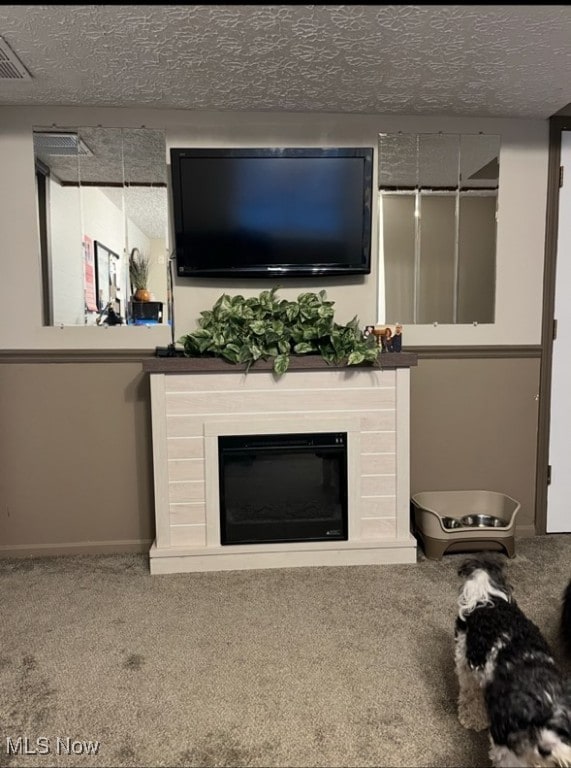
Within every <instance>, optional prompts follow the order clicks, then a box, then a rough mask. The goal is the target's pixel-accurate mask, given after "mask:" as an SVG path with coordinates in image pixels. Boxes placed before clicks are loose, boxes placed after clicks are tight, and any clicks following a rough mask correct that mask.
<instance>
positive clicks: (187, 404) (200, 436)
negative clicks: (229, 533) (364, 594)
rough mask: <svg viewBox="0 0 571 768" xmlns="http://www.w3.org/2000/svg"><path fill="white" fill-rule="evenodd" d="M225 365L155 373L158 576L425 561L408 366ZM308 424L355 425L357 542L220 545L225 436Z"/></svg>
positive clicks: (351, 469)
mask: <svg viewBox="0 0 571 768" xmlns="http://www.w3.org/2000/svg"><path fill="white" fill-rule="evenodd" d="M166 367H167V370H168V366H166ZM226 368H227V369H229V370H228V371H226V370H224V372H223V373H218V372H194V371H189V372H183V373H169V372H163V371H160V372H155V371H153V370H152V369H151V371H150V372H151V407H152V430H153V460H154V486H155V518H156V539H155V542H154V544H153V546H152V548H151V551H150V570H151V573H152V574H164V573H178V572H190V571H211V570H212V571H216V570H242V569H251V568H291V567H298V566H313V565H322V566H323V565H368V564H383V563H411V562H416V540H415V539H414V537H413V536H412V535H411V533H410V511H409V510H410V491H409V369H408V367H402V368H395V369H391V370H381V369H371V368H356V369H330V370H299V371H296V370H293V371H288V373H287V374H285V375H284V376H282V377H279V378H277V377H276V376H274V375H273V374H272V372H271V371H252V370H251V371H250V372H249V373H247V374H246V373H243V372H236V371H235V370H232V368H231V367H230V366H226ZM175 370H177V369H176V368H175ZM178 370H180V364H179V367H178ZM308 432H346V433H347V473H348V476H347V490H348V539H347V540H346V541H311V542H308V541H303V542H288V543H285V542H280V543H261V544H245V545H244V544H241V545H234V544H231V545H222V544H221V543H220V509H219V478H218V437H219V436H231V435H250V434H260V435H262V434H290V433H308Z"/></svg>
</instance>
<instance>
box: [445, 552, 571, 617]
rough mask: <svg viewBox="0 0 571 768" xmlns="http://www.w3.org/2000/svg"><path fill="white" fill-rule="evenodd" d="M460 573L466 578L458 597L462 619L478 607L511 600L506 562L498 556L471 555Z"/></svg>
mask: <svg viewBox="0 0 571 768" xmlns="http://www.w3.org/2000/svg"><path fill="white" fill-rule="evenodd" d="M458 575H459V576H461V577H462V578H463V579H464V584H463V585H462V590H461V592H460V596H459V598H458V616H459V618H460V619H461V620H464V619H465V618H466V616H467V615H468V614H469V613H472V611H473V610H474V609H476V608H482V607H484V606H486V605H493V604H494V602H497V601H498V600H505V601H507V602H510V600H511V594H512V588H511V586H510V585H509V584H508V582H507V579H506V575H505V569H504V562H503V560H500V559H499V557H498V556H493V555H491V554H489V553H483V554H480V555H478V556H477V557H470V558H468V559H467V560H465V561H464V562H463V563H462V565H461V566H460V568H459V569H458ZM570 606H571V603H570ZM570 626H571V625H570Z"/></svg>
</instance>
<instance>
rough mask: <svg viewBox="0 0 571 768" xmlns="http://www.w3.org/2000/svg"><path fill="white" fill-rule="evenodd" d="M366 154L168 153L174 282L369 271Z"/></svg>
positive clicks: (369, 157) (349, 150)
mask: <svg viewBox="0 0 571 768" xmlns="http://www.w3.org/2000/svg"><path fill="white" fill-rule="evenodd" d="M372 168H373V150H372V149H371V148H362V147H357V148H335V149H307V148H305V149H171V173H172V192H173V203H174V224H175V242H176V263H177V274H178V275H179V276H181V277H215V276H219V277H222V276H224V277H271V276H279V277H281V276H283V277H288V276H289V277H302V276H303V277H305V276H312V275H315V276H319V275H336V274H368V273H369V272H370V269H371V197H372V176H373V173H372Z"/></svg>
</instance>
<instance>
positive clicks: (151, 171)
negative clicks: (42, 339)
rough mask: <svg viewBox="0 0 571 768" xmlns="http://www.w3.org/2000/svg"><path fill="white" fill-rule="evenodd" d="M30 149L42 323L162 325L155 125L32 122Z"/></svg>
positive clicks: (162, 188) (161, 178)
mask: <svg viewBox="0 0 571 768" xmlns="http://www.w3.org/2000/svg"><path fill="white" fill-rule="evenodd" d="M34 156H35V166H36V189H37V201H38V222H39V229H40V244H41V256H42V274H43V299H44V325H57V326H66V325H100V326H103V325H107V326H108V325H127V324H128V325H154V324H160V323H166V322H169V318H168V317H167V312H166V298H167V278H168V276H167V266H168V227H167V221H168V212H167V205H168V203H167V183H166V182H167V165H166V142H165V135H164V132H163V131H157V130H149V129H145V128H103V127H65V128H64V127H61V128H60V127H58V128H54V127H50V128H46V127H36V128H35V129H34ZM132 253H136V254H137V258H138V260H139V262H140V263H141V264H142V265H143V266H144V274H145V283H146V284H145V292H144V293H141V292H140V293H139V294H138V295H137V297H135V292H136V291H137V288H139V287H140V285H137V286H136V287H135V285H134V284H133V273H132V270H131V269H130V263H129V262H130V259H129V257H130V255H131V254H132ZM141 297H143V300H141Z"/></svg>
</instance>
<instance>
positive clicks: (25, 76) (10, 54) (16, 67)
mask: <svg viewBox="0 0 571 768" xmlns="http://www.w3.org/2000/svg"><path fill="white" fill-rule="evenodd" d="M31 79H32V76H31V75H30V73H29V72H28V70H27V69H26V67H25V66H24V65H23V64H22V62H21V61H20V59H19V58H18V57H17V56H16V54H15V53H14V51H13V50H12V49H11V48H10V46H9V45H8V43H7V42H6V41H5V40H4V38H3V37H0V80H31Z"/></svg>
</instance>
